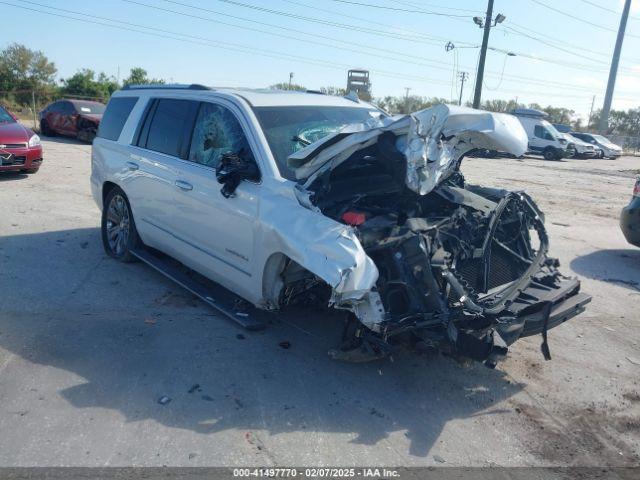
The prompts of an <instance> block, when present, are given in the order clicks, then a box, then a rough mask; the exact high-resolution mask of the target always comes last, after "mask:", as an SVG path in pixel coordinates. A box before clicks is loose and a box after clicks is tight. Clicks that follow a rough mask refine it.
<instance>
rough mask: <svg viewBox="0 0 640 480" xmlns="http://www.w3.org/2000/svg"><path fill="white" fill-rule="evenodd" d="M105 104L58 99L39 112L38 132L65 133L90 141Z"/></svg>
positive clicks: (98, 123)
mask: <svg viewBox="0 0 640 480" xmlns="http://www.w3.org/2000/svg"><path fill="white" fill-rule="evenodd" d="M104 109H105V105H104V104H103V103H100V102H90V101H87V100H58V101H57V102H53V103H51V104H50V105H48V106H47V107H46V108H45V109H44V110H42V111H41V112H40V133H42V135H45V136H47V137H51V136H54V135H65V136H69V137H76V138H77V139H78V140H82V141H85V142H92V141H93V139H94V137H95V136H96V132H97V131H98V127H99V126H100V121H101V120H102V114H103V113H104Z"/></svg>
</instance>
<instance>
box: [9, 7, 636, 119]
mask: <svg viewBox="0 0 640 480" xmlns="http://www.w3.org/2000/svg"><path fill="white" fill-rule="evenodd" d="M5 2H6V3H5ZM354 2H356V3H367V4H371V5H379V6H382V7H387V8H386V9H385V8H371V7H369V8H367V7H364V6H361V5H354V4H351V3H349V2H344V1H336V0H268V1H267V0H208V1H205V0H175V1H173V0H172V1H167V0H135V2H131V1H126V0H101V1H86V0H56V1H53V0H33V1H28V2H27V1H25V0H2V4H0V9H1V10H0V11H1V12H2V18H3V20H4V21H3V28H2V32H1V33H0V47H4V46H6V45H7V44H8V43H10V42H19V43H23V44H25V45H27V46H28V47H29V48H33V49H39V50H42V51H43V52H45V54H46V55H47V56H48V57H49V58H50V59H51V60H53V61H55V63H56V65H57V67H58V72H59V73H58V76H59V78H65V77H68V76H70V75H72V74H73V73H74V72H75V71H76V70H78V69H79V68H83V67H87V68H91V69H93V70H96V71H98V72H100V71H104V72H105V73H107V74H109V75H113V76H114V77H115V76H117V75H118V71H120V77H121V78H123V77H125V76H126V75H127V73H128V71H129V69H130V68H131V67H133V66H142V67H143V68H145V69H146V70H147V71H148V72H149V75H150V76H152V77H162V78H165V79H168V80H170V81H174V82H180V83H192V82H193V83H202V84H206V85H218V86H240V87H264V86H268V85H270V84H273V83H276V82H286V81H288V78H289V72H294V75H295V76H294V81H295V82H296V83H299V84H303V85H305V86H306V87H307V88H319V87H322V86H329V85H332V86H344V85H345V83H346V70H347V69H348V68H350V67H358V68H366V69H369V70H371V80H372V84H373V93H374V95H375V96H385V95H404V93H405V87H408V88H411V90H410V91H411V93H412V94H417V95H425V96H439V97H445V98H457V91H458V90H457V88H458V87H459V85H458V84H457V82H455V81H454V79H455V72H456V71H457V70H464V71H468V72H469V74H470V81H469V82H467V84H466V85H465V92H464V99H466V100H468V99H471V96H472V90H473V82H474V79H475V68H476V63H477V58H478V48H477V46H478V45H479V44H480V42H481V36H482V31H481V30H480V29H479V28H478V27H477V26H476V25H474V23H473V21H472V19H471V18H472V17H473V16H474V15H483V10H484V9H485V8H486V1H485V0H424V1H420V0H402V1H401V0H354ZM7 3H9V4H14V5H20V6H22V7H25V8H28V9H32V10H25V9H23V8H17V7H15V6H10V5H7ZM622 3H623V2H622V0H564V1H563V2H557V1H555V0H496V1H495V10H494V14H495V13H502V14H503V15H505V16H506V20H505V21H504V22H503V23H502V24H501V25H500V26H498V27H497V28H495V29H493V30H492V32H491V39H490V46H491V47H493V48H495V49H496V50H492V51H489V52H488V55H487V67H486V70H487V74H486V76H485V81H484V89H483V99H489V98H502V99H512V98H516V97H517V98H518V100H519V101H521V102H525V103H529V102H537V103H540V104H542V105H548V104H552V105H556V106H566V107H568V108H572V109H574V110H576V112H577V113H578V114H580V115H581V116H583V117H586V116H587V115H588V113H589V107H590V105H591V100H592V96H593V95H595V96H596V100H595V105H596V108H598V107H601V106H602V101H603V97H604V92H605V88H606V81H607V75H608V70H609V62H610V56H611V52H612V51H613V46H614V43H615V38H616V33H615V31H617V28H618V23H619V19H620V17H619V14H616V13H613V12H609V11H607V10H606V9H609V10H614V11H617V12H620V11H621V10H622ZM243 4H244V5H243ZM593 4H595V5H593ZM246 5H248V6H246ZM544 5H549V6H551V7H553V8H556V9H558V10H561V11H562V12H566V13H568V14H569V15H563V14H562V13H559V12H556V11H553V10H551V9H549V8H546V7H545V6H544ZM598 5H599V6H600V7H602V8H598ZM252 6H253V7H257V8H251V7H252ZM50 7H53V8H50ZM56 9H57V10H56ZM60 9H64V10H67V11H62V10H60ZM161 9H164V10H161ZM265 9H269V10H273V11H278V12H280V14H278V13H273V12H268V11H264V10H265ZM393 9H395V10H393ZM402 9H404V10H409V11H401V10H402ZM34 10H38V11H34ZM167 10H169V11H167ZM44 11H47V12H50V13H55V14H56V15H63V16H65V17H61V16H53V15H47V14H45V13H42V12H44ZM421 11H425V12H424V13H423V12H421ZM71 12H78V13H80V15H78V14H75V13H71ZM426 12H431V13H445V14H448V15H452V16H443V15H433V14H429V13H426ZM67 17H74V18H79V19H82V20H83V21H77V20H73V19H71V18H67ZM97 17H102V18H97ZM197 17H200V18H197ZM301 17H304V18H301ZM580 19H581V20H583V21H582V22H581V21H580ZM112 20H117V21H120V22H128V24H126V23H116V22H113V21H112ZM87 21H90V22H97V23H86V22H87ZM584 22H591V23H592V24H593V25H590V24H588V23H584ZM113 25H118V26H120V27H122V28H114V27H113ZM141 31H143V32H147V33H146V34H145V33H141ZM530 37H534V38H530ZM448 41H451V42H452V43H453V44H454V45H455V46H456V48H455V49H454V50H453V51H449V52H447V51H445V48H444V46H445V44H446V43H447V42H448ZM506 52H512V53H515V56H507V55H506ZM638 106H640V0H633V3H632V18H630V20H629V23H628V25H627V36H626V38H625V43H624V47H623V51H622V62H621V70H620V73H619V76H618V82H617V84H616V93H615V96H614V102H613V107H614V108H629V107H638Z"/></svg>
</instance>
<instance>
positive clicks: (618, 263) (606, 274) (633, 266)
mask: <svg viewBox="0 0 640 480" xmlns="http://www.w3.org/2000/svg"><path fill="white" fill-rule="evenodd" d="M571 269H572V270H573V271H574V272H576V273H577V274H578V275H582V276H584V277H588V278H593V279H594V280H601V281H603V282H608V283H615V284H616V285H621V286H623V287H626V288H628V289H630V290H633V291H637V292H640V249H638V248H629V249H612V250H597V251H595V252H591V253H589V254H587V255H582V256H580V257H576V258H574V259H573V260H572V261H571Z"/></svg>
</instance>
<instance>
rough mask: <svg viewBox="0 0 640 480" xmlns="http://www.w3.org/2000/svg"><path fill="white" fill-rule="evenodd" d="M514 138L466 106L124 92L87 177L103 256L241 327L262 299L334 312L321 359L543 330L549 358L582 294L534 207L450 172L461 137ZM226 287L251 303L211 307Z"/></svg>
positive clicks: (487, 348) (495, 346)
mask: <svg viewBox="0 0 640 480" xmlns="http://www.w3.org/2000/svg"><path fill="white" fill-rule="evenodd" d="M526 144H527V138H526V135H525V132H524V131H523V129H522V127H521V126H520V124H519V123H518V122H517V120H516V119H515V118H513V117H512V116H509V115H504V114H496V113H490V112H483V111H478V110H472V109H467V108H462V107H452V106H447V105H438V106H435V107H432V108H430V109H426V110H423V111H420V112H416V113H414V114H413V115H404V116H401V117H393V118H392V117H389V116H387V115H386V114H385V113H384V112H382V111H380V110H379V109H377V108H376V107H374V106H372V105H370V104H368V103H363V102H359V101H357V100H353V99H347V98H340V97H335V96H328V95H322V94H311V93H302V92H264V91H249V90H227V89H216V90H211V89H206V88H205V87H201V86H197V85H191V86H165V87H164V88H161V87H160V86H157V87H156V88H151V87H133V86H130V87H128V88H125V89H123V90H120V91H118V92H116V93H115V94H114V95H113V96H112V97H111V100H110V101H109V104H108V106H107V110H106V112H105V115H104V119H103V122H102V124H101V125H100V129H99V131H98V136H97V137H96V139H95V141H94V142H93V148H92V162H91V165H92V171H91V189H92V192H93V196H94V198H95V201H96V202H97V204H98V206H99V207H100V208H101V209H102V221H101V230H102V240H103V244H104V248H105V251H106V253H107V254H108V255H109V256H111V257H113V258H115V259H118V260H121V261H123V262H129V261H133V260H135V259H141V260H143V261H145V262H147V263H148V264H150V265H152V266H153V267H154V268H156V269H157V270H158V271H160V272H162V273H164V274H165V275H167V276H168V277H170V278H172V279H174V280H175V281H177V282H179V283H180V284H181V285H183V286H184V287H186V288H188V289H189V290H190V291H192V292H194V293H196V294H197V295H199V296H200V297H201V298H202V299H203V300H204V301H206V302H208V303H209V304H210V305H212V306H213V307H215V308H218V309H219V310H221V311H223V312H224V313H225V314H226V315H228V316H229V317H230V318H233V319H235V320H236V321H238V322H239V323H241V324H243V325H245V326H247V327H248V328H258V327H257V326H256V324H255V322H256V321H259V319H260V315H261V313H260V312H261V310H260V309H262V310H279V309H285V308H287V307H289V306H292V305H297V306H299V307H305V308H308V307H310V306H318V307H322V308H332V309H335V310H336V312H337V313H340V312H342V313H341V314H340V315H341V316H342V318H344V319H345V330H344V335H343V338H342V341H341V343H340V344H339V346H338V347H337V348H336V349H335V350H332V351H331V355H332V357H333V358H336V359H343V360H352V361H363V360H370V359H375V358H381V357H384V356H386V355H389V354H390V353H391V352H393V351H394V350H395V349H396V348H399V347H400V346H403V347H409V348H414V349H418V350H422V349H433V348H438V349H441V350H446V351H448V352H452V353H455V354H458V355H464V356H467V357H469V358H473V359H476V360H480V361H485V362H486V364H487V365H489V366H494V365H495V363H496V362H497V361H498V360H499V359H500V358H502V357H503V356H504V355H505V354H506V351H507V346H508V345H510V344H512V343H513V342H515V341H516V340H517V339H518V338H520V337H525V336H529V335H534V334H539V333H541V334H542V335H543V353H544V354H545V357H546V358H547V359H548V358H550V354H549V351H548V346H547V344H546V334H547V330H548V329H551V328H553V327H555V326H556V325H559V324H560V323H562V322H564V321H566V320H567V319H569V318H572V317H574V316H575V315H577V314H579V313H580V312H582V311H583V310H584V306H585V304H586V303H588V302H589V301H590V297H589V296H588V295H585V294H583V293H580V282H579V281H578V280H577V279H574V278H568V277H565V276H563V275H561V274H560V272H559V270H558V261H557V260H555V259H553V258H550V257H549V256H548V247H549V243H548V238H547V233H546V230H545V227H544V220H543V219H544V215H543V214H542V212H541V211H540V210H539V209H538V207H537V206H536V204H535V203H534V201H533V200H532V199H531V198H530V197H529V196H528V195H527V194H526V193H524V192H509V191H506V190H502V189H497V188H488V187H481V186H476V185H471V184H468V183H466V182H465V180H464V177H463V175H462V173H461V172H460V170H459V165H460V161H461V160H462V157H463V156H464V155H465V153H466V152H468V151H470V150H472V149H474V148H479V149H489V150H497V151H505V152H510V153H512V154H514V155H516V156H518V155H522V154H523V153H524V152H525V150H526ZM159 252H161V253H159ZM177 262H180V263H177ZM180 264H182V265H184V266H186V267H188V268H189V269H190V270H189V271H185V270H183V267H182V266H181V265H180ZM192 271H195V272H196V273H194V274H193V275H191V274H190V273H189V272H192ZM207 279H209V280H213V281H215V282H216V283H215V284H213V286H211V285H209V284H208V283H207V282H208V281H209V280H207ZM200 280H202V282H201V281H200ZM207 285H209V286H207ZM223 287H224V288H226V289H228V290H230V291H231V292H233V294H235V295H238V296H239V297H241V298H243V299H244V300H245V303H246V302H248V303H249V304H252V305H253V306H255V307H256V308H257V310H250V311H241V312H238V311H237V309H236V308H235V307H234V305H236V303H235V302H231V306H230V307H227V306H225V302H227V304H228V303H229V298H232V297H233V294H231V293H226V294H220V295H218V293H219V292H220V291H221V290H220V289H221V288H223ZM256 319H257V320H256Z"/></svg>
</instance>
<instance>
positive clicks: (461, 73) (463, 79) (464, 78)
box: [458, 72, 469, 105]
mask: <svg viewBox="0 0 640 480" xmlns="http://www.w3.org/2000/svg"><path fill="white" fill-rule="evenodd" d="M458 75H460V81H461V82H462V85H460V100H458V105H462V91H463V90H464V82H465V80H467V78H469V74H468V73H467V72H460V73H459V74H458Z"/></svg>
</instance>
